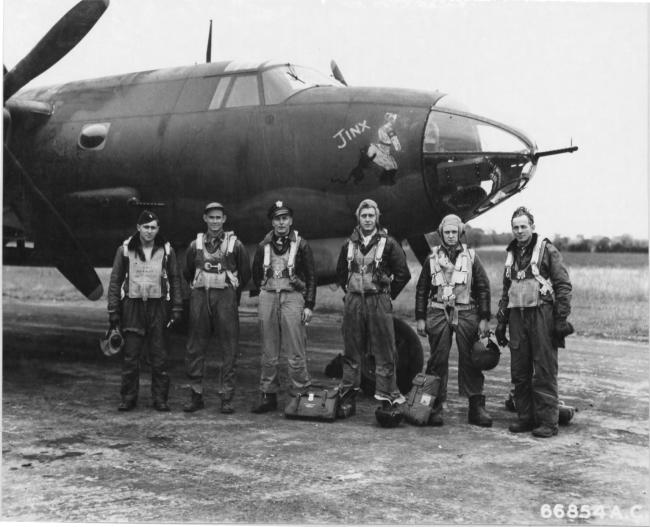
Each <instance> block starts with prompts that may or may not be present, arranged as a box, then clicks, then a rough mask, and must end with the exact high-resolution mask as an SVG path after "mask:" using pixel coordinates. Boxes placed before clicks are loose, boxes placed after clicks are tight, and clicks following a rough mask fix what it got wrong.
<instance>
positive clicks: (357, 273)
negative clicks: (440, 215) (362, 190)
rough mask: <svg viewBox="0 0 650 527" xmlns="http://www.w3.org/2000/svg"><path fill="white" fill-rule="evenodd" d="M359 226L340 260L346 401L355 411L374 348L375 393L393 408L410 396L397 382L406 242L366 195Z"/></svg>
mask: <svg viewBox="0 0 650 527" xmlns="http://www.w3.org/2000/svg"><path fill="white" fill-rule="evenodd" d="M355 216H356V218H357V222H358V224H357V226H356V227H355V228H354V231H353V232H352V234H351V235H350V238H349V239H348V240H347V241H346V242H345V244H344V245H343V247H341V252H340V254H339V259H338V263H337V268H336V272H337V276H338V282H339V285H340V286H341V287H342V288H343V290H344V291H345V306H344V311H343V342H344V352H343V377H342V379H341V394H342V395H341V406H344V405H346V406H347V407H348V408H350V411H349V413H347V415H353V414H354V413H355V409H356V406H355V399H356V394H357V392H358V390H359V387H360V384H361V369H360V367H361V361H362V357H363V356H364V355H365V353H366V348H369V349H370V352H371V353H372V355H373V357H374V359H375V374H376V388H375V398H376V399H378V400H379V401H381V402H382V408H384V409H387V410H390V409H392V408H393V407H394V406H395V405H399V404H402V403H404V402H405V398H404V396H403V395H402V394H401V393H400V391H399V389H398V387H397V378H396V362H397V350H396V347H395V329H394V326H393V306H392V302H391V299H395V298H396V297H397V295H398V294H399V293H400V291H401V290H402V289H403V288H404V286H405V285H406V284H407V283H408V281H409V279H410V278H411V273H410V272H409V269H408V266H407V264H406V255H405V254H404V250H403V249H402V247H401V246H400V244H399V243H398V242H397V241H396V240H395V239H394V238H392V237H391V236H389V235H388V232H387V231H386V230H385V229H383V228H381V226H380V224H379V216H380V212H379V207H378V205H377V203H376V202H375V201H373V200H371V199H364V200H363V201H361V203H360V204H359V206H358V207H357V210H356V213H355Z"/></svg>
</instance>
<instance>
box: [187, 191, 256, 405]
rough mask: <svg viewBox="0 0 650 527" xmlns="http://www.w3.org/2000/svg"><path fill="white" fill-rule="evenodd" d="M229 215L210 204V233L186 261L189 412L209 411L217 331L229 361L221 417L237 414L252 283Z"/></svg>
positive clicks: (222, 373)
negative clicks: (246, 295)
mask: <svg viewBox="0 0 650 527" xmlns="http://www.w3.org/2000/svg"><path fill="white" fill-rule="evenodd" d="M226 220H227V216H226V213H225V210H224V207H223V205H221V203H218V202H211V203H208V204H207V205H206V206H205V209H204V214H203V221H204V222H205V224H206V226H207V231H206V232H201V233H199V234H197V236H196V239H195V240H193V241H192V243H191V244H190V246H189V248H188V250H187V255H186V258H185V268H184V271H183V275H184V277H185V279H186V280H187V281H188V282H189V283H190V287H191V293H190V334H189V339H188V342H187V348H186V352H185V369H186V372H187V376H188V377H189V379H190V388H191V394H190V401H189V403H188V404H187V405H186V406H185V407H184V408H183V410H184V411H185V412H195V411H197V410H201V409H202V408H204V406H205V403H204V400H203V378H204V376H205V354H206V350H207V347H208V341H209V340H210V337H211V336H212V334H214V333H216V334H217V336H218V338H219V342H220V346H221V349H222V351H223V361H222V365H221V368H220V370H219V378H218V380H217V393H218V394H219V395H220V396H221V413H224V414H231V413H233V412H234V411H235V410H234V408H233V406H232V397H233V394H234V391H235V366H236V360H237V355H238V354H239V312H238V304H239V298H240V292H241V290H242V288H243V287H244V286H245V285H246V284H247V283H248V280H249V279H250V264H249V259H248V253H247V252H246V248H245V247H244V245H243V244H242V242H241V241H240V240H239V239H237V236H236V235H235V233H234V232H232V231H224V229H223V226H224V223H226Z"/></svg>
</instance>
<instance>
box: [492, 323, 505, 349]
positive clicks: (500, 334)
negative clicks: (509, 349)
mask: <svg viewBox="0 0 650 527" xmlns="http://www.w3.org/2000/svg"><path fill="white" fill-rule="evenodd" d="M507 326H508V325H507V324H506V323H505V322H499V323H498V324H497V328H496V329H495V330H494V336H495V337H496V338H497V342H498V343H499V346H502V347H503V346H507V345H508V339H507V338H506V327H507Z"/></svg>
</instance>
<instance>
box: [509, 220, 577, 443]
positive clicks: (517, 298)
mask: <svg viewBox="0 0 650 527" xmlns="http://www.w3.org/2000/svg"><path fill="white" fill-rule="evenodd" d="M538 242H539V243H538ZM506 250H507V251H508V253H509V255H510V256H509V260H507V262H506V263H507V264H510V265H506V269H505V270H504V274H503V293H502V296H501V300H500V301H499V311H498V313H497V320H498V322H499V324H504V325H505V324H509V326H510V353H511V366H510V369H511V375H512V383H513V384H514V399H515V406H516V408H517V413H518V417H519V420H520V421H521V422H524V423H526V422H528V423H532V424H534V425H543V426H548V427H549V428H550V429H552V430H557V424H558V400H559V399H558V383H557V374H558V347H564V342H563V339H557V338H556V336H555V335H554V329H555V327H556V324H557V323H558V321H566V319H567V317H568V316H569V314H570V312H571V289H572V288H571V282H570V280H569V274H568V273H567V270H566V268H565V267H564V265H563V263H562V256H561V255H560V252H559V251H558V250H557V249H556V248H555V247H554V246H553V245H552V244H551V242H550V241H548V240H547V239H541V238H540V237H539V236H538V234H537V233H533V235H532V238H531V240H530V242H529V243H528V244H527V245H526V246H525V247H519V246H518V245H517V243H516V241H513V242H512V243H511V244H510V245H508V247H507V249H506ZM533 255H536V257H535V258H534V257H533ZM535 259H537V262H536V265H537V269H535V267H534V265H535V261H534V260H535ZM535 270H536V271H538V275H539V277H541V279H538V278H537V277H536V276H535V273H534V272H533V271H535Z"/></svg>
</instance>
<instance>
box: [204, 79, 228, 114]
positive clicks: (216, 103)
mask: <svg viewBox="0 0 650 527" xmlns="http://www.w3.org/2000/svg"><path fill="white" fill-rule="evenodd" d="M231 84H232V75H228V76H227V77H221V78H220V79H219V84H217V89H216V90H215V91H214V95H213V96H212V100H211V101H210V106H208V109H209V110H217V109H219V108H221V104H222V103H223V98H224V97H225V96H226V92H227V91H228V88H229V87H230V85H231Z"/></svg>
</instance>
